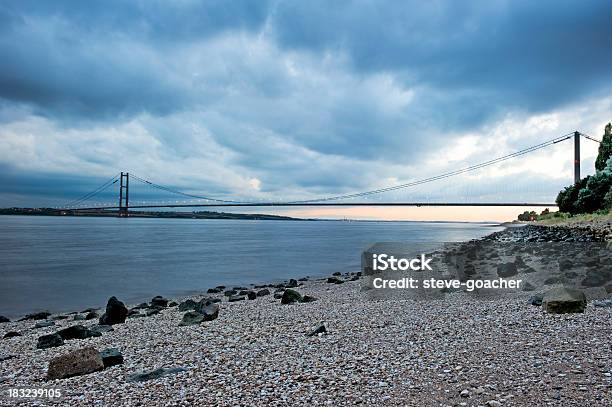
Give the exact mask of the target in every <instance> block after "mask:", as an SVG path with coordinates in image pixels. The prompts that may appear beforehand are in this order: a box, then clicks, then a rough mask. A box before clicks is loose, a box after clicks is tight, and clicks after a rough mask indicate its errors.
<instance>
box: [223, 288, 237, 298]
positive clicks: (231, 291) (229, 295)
mask: <svg viewBox="0 0 612 407" xmlns="http://www.w3.org/2000/svg"><path fill="white" fill-rule="evenodd" d="M236 294H238V291H236V290H225V292H224V293H223V295H225V296H226V297H231V296H232V295H236Z"/></svg>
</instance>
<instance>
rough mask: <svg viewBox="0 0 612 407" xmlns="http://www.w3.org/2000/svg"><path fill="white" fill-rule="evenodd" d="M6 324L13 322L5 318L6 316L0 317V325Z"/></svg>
mask: <svg viewBox="0 0 612 407" xmlns="http://www.w3.org/2000/svg"><path fill="white" fill-rule="evenodd" d="M6 322H11V320H10V319H8V318H7V317H5V316H4V315H0V324H4V323H6Z"/></svg>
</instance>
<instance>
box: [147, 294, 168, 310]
mask: <svg viewBox="0 0 612 407" xmlns="http://www.w3.org/2000/svg"><path fill="white" fill-rule="evenodd" d="M151 306H152V307H163V308H165V307H167V306H168V299H167V298H164V297H162V296H161V295H157V296H155V297H153V298H152V299H151Z"/></svg>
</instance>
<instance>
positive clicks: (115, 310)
mask: <svg viewBox="0 0 612 407" xmlns="http://www.w3.org/2000/svg"><path fill="white" fill-rule="evenodd" d="M127 313H128V310H127V308H126V307H125V305H124V304H123V303H122V302H121V301H119V300H118V299H117V298H116V297H114V296H113V297H110V298H109V299H108V303H107V304H106V312H105V313H104V315H102V317H100V325H115V324H122V323H124V322H125V318H126V317H127Z"/></svg>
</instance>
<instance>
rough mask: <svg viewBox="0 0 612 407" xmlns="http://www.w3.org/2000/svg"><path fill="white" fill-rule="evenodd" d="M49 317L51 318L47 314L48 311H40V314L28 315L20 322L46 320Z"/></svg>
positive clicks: (48, 313) (49, 314)
mask: <svg viewBox="0 0 612 407" xmlns="http://www.w3.org/2000/svg"><path fill="white" fill-rule="evenodd" d="M50 316H51V313H50V312H48V311H41V312H35V313H33V314H28V315H26V316H25V317H23V318H21V319H20V321H29V320H39V319H47V318H49V317H50Z"/></svg>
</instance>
